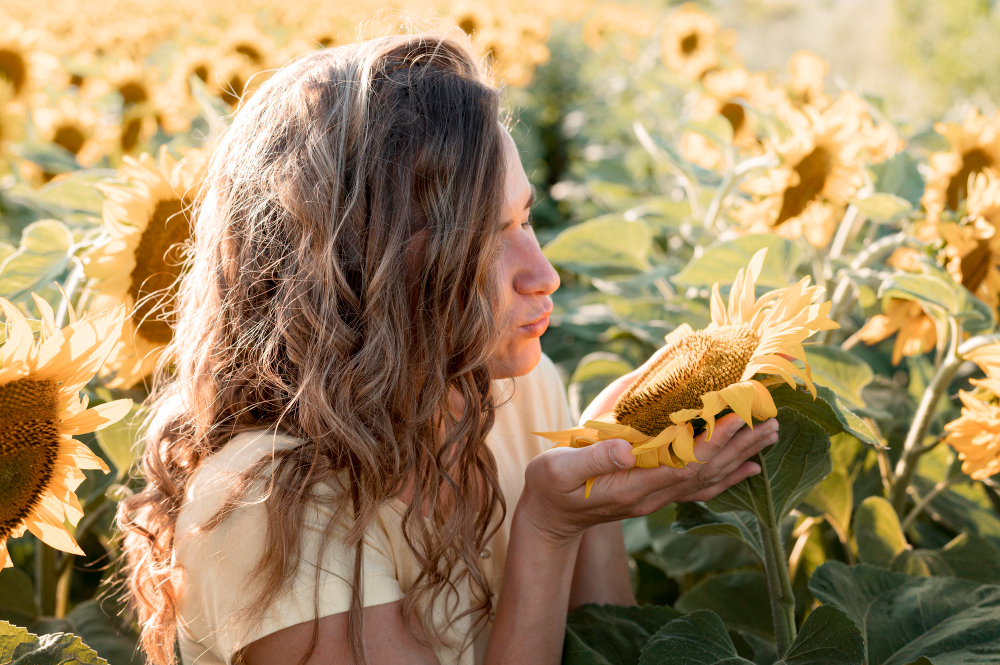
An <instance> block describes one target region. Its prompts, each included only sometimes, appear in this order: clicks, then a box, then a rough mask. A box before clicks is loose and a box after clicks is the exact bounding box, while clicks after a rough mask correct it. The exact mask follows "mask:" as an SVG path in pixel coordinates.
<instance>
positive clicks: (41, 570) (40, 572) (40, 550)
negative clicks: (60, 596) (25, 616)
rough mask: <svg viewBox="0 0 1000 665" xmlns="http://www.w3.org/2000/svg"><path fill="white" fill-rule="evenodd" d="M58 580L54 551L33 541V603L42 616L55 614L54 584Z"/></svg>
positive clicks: (39, 542) (40, 542)
mask: <svg viewBox="0 0 1000 665" xmlns="http://www.w3.org/2000/svg"><path fill="white" fill-rule="evenodd" d="M58 579H59V576H58V572H57V570H56V551H55V550H54V549H53V548H51V547H49V546H48V545H46V544H45V543H43V542H42V541H41V540H40V539H38V538H36V539H35V603H36V604H37V605H38V612H39V613H40V614H42V615H43V616H54V615H55V613H56V583H57V581H58Z"/></svg>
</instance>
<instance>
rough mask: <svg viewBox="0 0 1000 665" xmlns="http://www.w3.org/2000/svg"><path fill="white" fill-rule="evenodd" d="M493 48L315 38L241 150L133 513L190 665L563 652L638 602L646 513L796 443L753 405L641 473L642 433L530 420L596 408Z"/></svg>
mask: <svg viewBox="0 0 1000 665" xmlns="http://www.w3.org/2000/svg"><path fill="white" fill-rule="evenodd" d="M471 53H472V51H471V47H470V45H469V43H468V41H467V40H466V39H464V38H453V37H448V36H436V35H403V36H393V37H386V38H381V39H375V40H372V41H368V42H363V43H359V44H356V45H350V46H343V47H338V48H335V49H331V50H324V51H316V52H313V53H309V54H307V55H304V56H302V57H300V58H298V59H297V60H295V61H293V62H292V63H290V64H288V65H286V66H285V67H283V68H282V69H281V70H279V71H278V72H277V73H276V75H275V76H274V77H272V78H271V79H270V80H269V81H267V82H266V83H265V84H264V85H262V86H261V88H260V89H259V90H258V91H257V92H256V93H255V95H254V96H253V97H252V98H251V99H250V100H249V102H248V103H247V104H246V105H245V107H243V108H242V109H241V110H240V111H239V113H238V114H237V115H236V117H235V120H234V123H233V125H232V126H231V127H230V128H229V129H228V130H227V132H226V134H225V135H224V136H223V138H222V140H221V142H220V144H219V146H218V148H217V149H216V151H215V153H214V155H213V159H212V163H211V164H210V166H209V174H208V177H207V183H206V185H207V188H208V189H207V194H206V198H205V201H204V203H203V204H202V206H201V209H200V210H199V211H198V214H197V219H196V225H195V233H194V237H195V241H194V246H193V248H192V251H191V253H190V256H191V260H190V263H191V264H190V271H189V272H188V273H187V276H186V277H185V279H184V280H183V282H182V284H181V286H180V294H179V296H178V298H179V300H178V319H177V325H176V330H175V337H174V340H173V341H172V342H171V349H170V354H169V355H171V356H172V357H174V358H175V359H176V361H175V367H174V369H173V372H172V374H171V376H170V377H169V378H166V377H165V376H162V375H161V376H160V377H159V378H158V381H157V383H156V386H155V390H154V394H153V395H152V397H151V403H150V413H151V418H150V422H151V424H150V426H149V428H148V432H147V434H146V450H145V452H144V458H143V468H144V471H145V476H146V478H147V480H148V485H147V487H146V488H145V489H144V490H143V491H142V492H141V493H138V494H136V495H135V496H133V497H132V498H131V499H129V500H128V501H126V502H124V504H123V506H122V510H121V511H120V513H119V522H120V525H121V527H122V529H123V530H124V532H125V535H126V537H125V543H126V545H125V547H126V552H127V556H128V571H129V577H128V586H129V592H130V598H131V600H132V602H133V604H134V606H135V607H136V609H137V611H138V616H139V621H140V623H141V626H142V644H143V647H144V649H145V650H146V652H147V653H148V655H149V657H150V659H151V660H152V661H153V662H154V663H156V664H157V665H163V664H165V663H170V662H173V661H174V658H175V655H174V653H175V652H174V648H175V647H174V644H175V639H176V641H177V642H179V646H180V654H181V659H182V661H183V662H184V663H185V664H186V665H190V664H192V663H195V662H197V663H203V664H212V663H231V662H245V663H249V664H250V665H263V664H270V663H305V662H308V663H316V664H320V663H324V664H325V663H329V664H334V663H351V662H353V663H363V662H368V663H376V664H379V665H391V664H396V663H399V664H403V663H405V664H413V663H442V664H448V665H451V664H456V663H462V664H463V665H465V664H471V663H474V662H477V663H489V664H490V665H498V664H501V663H517V664H519V665H529V664H532V663H545V664H551V663H557V662H558V661H559V658H560V653H561V650H562V640H563V633H564V629H565V616H566V612H567V610H568V609H570V608H572V607H574V606H576V605H579V604H582V603H588V602H597V603H616V604H632V603H634V597H633V595H632V590H631V587H630V584H629V576H628V570H627V565H626V553H625V547H624V542H623V538H622V530H621V524H620V520H621V519H623V518H625V517H629V516H637V515H644V514H648V513H650V512H652V511H654V510H657V509H659V508H661V507H663V506H665V505H667V504H668V503H670V502H672V501H691V500H705V499H709V498H711V497H713V496H715V495H716V494H718V493H719V492H721V491H722V490H724V489H725V488H727V487H729V486H731V485H733V484H735V483H737V482H739V481H740V480H742V479H743V478H745V477H747V476H749V475H752V474H754V473H757V472H759V470H760V469H759V467H758V466H757V465H756V464H754V463H753V462H748V461H746V460H747V458H748V457H749V456H751V455H753V454H755V453H756V452H757V451H759V450H760V449H761V448H762V447H763V446H765V445H768V444H769V443H771V442H773V441H774V440H775V439H776V433H775V430H776V423H774V422H768V423H767V424H766V425H765V426H761V427H757V428H755V430H754V431H753V432H750V431H748V430H746V429H745V428H742V429H741V428H740V427H739V425H740V424H742V423H741V421H739V420H738V418H736V416H734V415H730V416H728V417H726V418H723V419H721V425H722V426H721V427H720V428H717V430H716V431H717V432H719V434H718V435H716V436H714V437H713V439H712V440H711V441H710V442H706V441H704V440H703V437H702V438H701V439H699V440H698V441H697V443H696V451H697V454H698V456H699V459H705V460H707V461H706V462H705V463H704V464H700V465H699V464H692V465H690V466H688V467H687V468H685V469H672V468H667V467H661V468H658V469H633V470H632V471H631V473H627V471H628V470H629V469H631V467H632V466H633V464H634V462H635V458H634V457H633V456H632V454H631V448H630V446H629V444H627V443H626V442H624V441H621V440H609V441H603V442H601V443H599V444H596V445H593V446H590V447H588V448H584V449H568V448H560V449H554V450H548V451H544V449H545V448H546V447H547V445H546V444H545V442H544V440H543V439H541V438H540V437H536V436H533V435H532V434H530V432H531V431H537V430H556V429H561V428H565V427H568V426H570V425H571V424H572V423H570V416H569V410H568V407H567V404H566V401H565V396H564V392H563V387H562V384H561V382H560V380H559V377H558V375H557V374H556V372H555V369H554V367H553V365H552V363H551V362H550V361H549V360H548V359H547V358H545V357H543V356H542V355H541V350H540V346H539V337H540V336H541V334H542V333H543V332H544V330H545V328H546V326H547V325H548V315H549V313H550V312H551V309H552V301H551V299H550V295H551V294H552V292H553V291H555V290H556V288H557V287H558V285H559V279H558V277H557V275H556V273H555V271H554V270H553V269H552V267H551V266H550V265H549V264H548V262H547V261H546V260H545V258H544V256H543V255H542V253H541V250H540V248H539V245H538V242H537V241H536V239H535V236H534V233H533V231H532V229H531V223H530V215H529V209H530V206H531V202H532V200H533V192H532V190H531V188H530V186H529V184H528V180H527V177H526V175H525V173H524V169H523V168H522V166H521V164H520V160H519V158H518V153H517V148H516V146H515V145H514V142H513V139H512V138H511V136H510V134H509V132H508V131H507V129H506V127H505V125H504V122H503V121H504V118H503V117H502V115H501V102H500V99H501V92H500V91H499V90H498V89H496V88H495V87H493V86H492V85H490V83H489V81H488V79H487V77H486V75H484V73H483V72H482V70H481V68H480V67H479V65H478V64H477V61H476V59H475V58H474V57H473V56H472V55H471ZM634 376H635V373H633V374H630V375H628V376H626V377H623V378H622V379H620V380H618V381H616V382H615V383H614V384H613V385H612V386H609V388H608V389H607V390H605V391H604V392H603V393H602V394H601V395H600V396H599V397H598V398H597V400H596V401H595V402H594V403H593V404H591V405H590V406H589V407H588V409H587V413H586V414H585V416H584V417H587V416H589V415H596V414H598V413H601V412H604V411H607V410H609V409H610V406H611V404H613V402H614V400H615V398H616V397H617V396H618V395H619V394H620V393H621V391H622V390H624V388H625V387H626V386H627V385H628V384H629V382H630V381H631V380H632V379H633V378H634ZM593 476H600V477H599V478H598V480H597V482H596V484H595V486H594V489H593V491H592V493H591V496H590V497H589V498H587V499H585V498H584V496H583V495H584V489H583V486H584V483H585V482H586V480H587V479H588V478H591V477H593ZM497 592H499V593H497ZM481 628H486V629H487V630H480V629H481ZM474 641H475V644H473V642H474Z"/></svg>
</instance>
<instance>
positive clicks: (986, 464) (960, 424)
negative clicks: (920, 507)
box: [944, 343, 1000, 480]
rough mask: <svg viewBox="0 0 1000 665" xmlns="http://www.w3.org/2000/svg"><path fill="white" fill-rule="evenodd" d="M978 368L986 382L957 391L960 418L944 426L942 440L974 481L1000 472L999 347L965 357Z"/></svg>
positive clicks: (983, 349) (980, 348) (971, 353)
mask: <svg viewBox="0 0 1000 665" xmlns="http://www.w3.org/2000/svg"><path fill="white" fill-rule="evenodd" d="M965 359H966V360H971V361H972V362H974V363H976V364H977V365H979V367H980V369H982V370H983V372H985V373H986V378H985V379H972V381H971V382H972V383H973V384H974V385H976V386H977V387H978V390H976V391H975V392H969V391H965V390H960V391H958V397H959V399H961V400H962V404H963V405H964V406H963V407H962V415H961V416H959V417H958V418H956V419H955V420H953V421H951V422H950V423H948V424H946V425H945V426H944V429H945V431H946V432H947V435H946V436H945V441H947V442H948V444H949V445H950V446H951V447H952V448H954V449H955V451H956V452H957V453H958V458H959V459H960V460H962V471H963V473H965V474H967V475H968V476H970V477H971V478H973V479H974V480H985V479H986V478H989V477H990V476H994V475H996V474H997V473H1000V405H998V398H997V394H998V393H1000V344H996V343H994V344H988V345H986V346H981V347H979V348H978V349H975V350H973V351H971V352H969V353H967V354H966V355H965Z"/></svg>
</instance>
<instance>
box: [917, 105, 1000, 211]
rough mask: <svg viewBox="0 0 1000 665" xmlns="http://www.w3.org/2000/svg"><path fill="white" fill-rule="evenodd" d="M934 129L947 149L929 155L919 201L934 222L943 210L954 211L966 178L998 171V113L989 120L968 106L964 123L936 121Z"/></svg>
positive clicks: (963, 194) (965, 191)
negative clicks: (922, 192)
mask: <svg viewBox="0 0 1000 665" xmlns="http://www.w3.org/2000/svg"><path fill="white" fill-rule="evenodd" d="M934 129H935V130H936V131H937V132H938V133H939V134H941V135H942V136H944V137H945V138H946V139H948V144H949V150H948V151H947V152H937V153H934V154H933V155H931V156H930V159H929V160H928V161H929V166H930V172H929V173H928V174H927V184H926V185H925V186H924V196H923V198H922V199H921V203H923V205H924V209H925V210H927V218H928V220H929V221H930V222H931V223H936V222H937V221H938V220H940V218H941V213H943V212H944V211H945V210H951V211H953V212H955V211H958V209H959V206H960V205H961V203H962V201H964V200H965V198H966V196H967V194H968V188H969V177H970V176H974V175H976V174H978V173H982V172H983V171H985V170H987V169H996V170H998V171H1000V114H998V115H997V116H995V117H994V118H992V119H990V118H987V117H986V116H984V115H982V114H981V113H980V112H979V111H977V110H976V109H969V112H968V113H967V114H966V116H965V120H964V122H962V123H961V124H959V123H953V122H949V123H945V122H939V123H937V124H936V125H934Z"/></svg>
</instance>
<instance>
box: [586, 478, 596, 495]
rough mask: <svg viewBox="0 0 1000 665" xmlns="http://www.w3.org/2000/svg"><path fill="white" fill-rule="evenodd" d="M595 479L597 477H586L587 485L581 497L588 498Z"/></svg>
mask: <svg viewBox="0 0 1000 665" xmlns="http://www.w3.org/2000/svg"><path fill="white" fill-rule="evenodd" d="M595 480H597V478H588V479H587V486H586V488H585V489H584V491H583V498H584V499H589V498H590V490H591V489H593V488H594V481H595Z"/></svg>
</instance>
